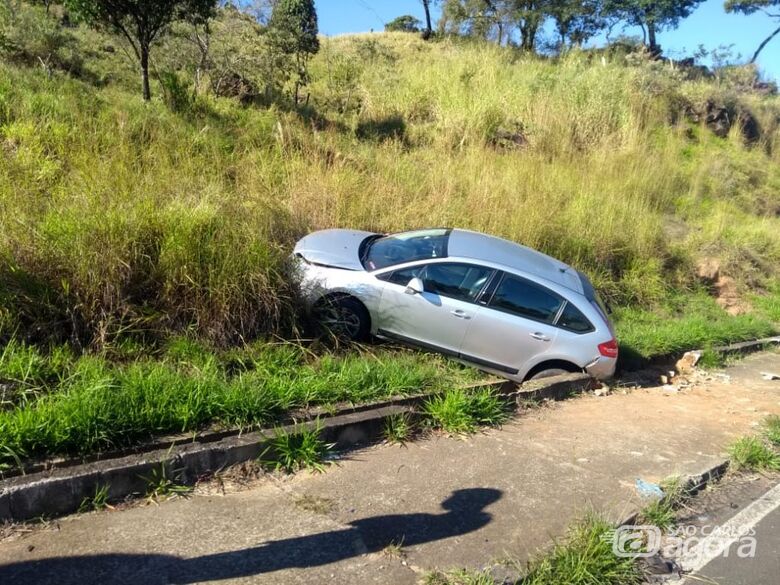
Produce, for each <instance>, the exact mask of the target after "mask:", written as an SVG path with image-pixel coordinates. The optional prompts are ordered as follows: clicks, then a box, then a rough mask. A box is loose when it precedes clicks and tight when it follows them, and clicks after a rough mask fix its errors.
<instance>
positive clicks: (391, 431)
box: [384, 413, 414, 445]
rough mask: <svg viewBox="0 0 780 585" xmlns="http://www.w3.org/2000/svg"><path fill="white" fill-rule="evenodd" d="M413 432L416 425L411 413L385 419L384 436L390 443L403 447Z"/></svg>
mask: <svg viewBox="0 0 780 585" xmlns="http://www.w3.org/2000/svg"><path fill="white" fill-rule="evenodd" d="M413 432H414V425H413V423H412V417H411V415H410V414H409V413H402V414H394V415H392V416H389V417H387V418H386V419H385V426H384V436H385V440H386V441H387V442H388V443H396V444H399V445H403V444H404V443H406V442H407V441H408V440H409V439H410V438H411V436H412V433H413Z"/></svg>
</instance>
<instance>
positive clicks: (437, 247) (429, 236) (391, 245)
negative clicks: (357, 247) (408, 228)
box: [363, 228, 450, 270]
mask: <svg viewBox="0 0 780 585" xmlns="http://www.w3.org/2000/svg"><path fill="white" fill-rule="evenodd" d="M449 237H450V230H448V229H443V228H439V229H429V230H417V231H412V232H403V233H400V234H393V235H390V236H385V237H382V238H379V239H376V240H374V241H373V242H371V243H370V244H369V245H368V247H367V248H366V251H365V254H364V257H363V266H364V268H365V269H366V270H380V269H381V268H386V267H388V266H395V265H397V264H404V263H405V262H414V261H416V260H428V259H430V258H444V257H446V256H447V240H448V239H449Z"/></svg>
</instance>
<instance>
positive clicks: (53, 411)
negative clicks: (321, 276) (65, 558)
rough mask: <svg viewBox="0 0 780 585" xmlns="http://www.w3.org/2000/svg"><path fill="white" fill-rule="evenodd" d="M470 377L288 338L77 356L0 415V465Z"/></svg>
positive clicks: (405, 354) (419, 358)
mask: <svg viewBox="0 0 780 585" xmlns="http://www.w3.org/2000/svg"><path fill="white" fill-rule="evenodd" d="M53 355H54V354H53ZM52 367H53V366H52ZM473 377H474V374H473V372H471V371H469V370H465V369H463V368H462V367H461V366H459V365H457V364H453V363H451V362H447V361H445V360H442V359H440V358H437V357H434V356H426V355H424V354H417V353H413V352H409V351H393V350H384V351H378V352H376V353H369V352H360V351H355V350H353V351H351V352H348V353H343V354H332V353H324V354H319V355H317V354H313V353H311V352H309V351H308V350H306V349H305V348H303V347H302V346H297V345H294V344H264V343H257V344H254V345H250V346H246V347H245V348H243V349H240V350H239V349H233V350H229V351H225V352H218V351H213V350H208V349H206V348H203V347H201V346H199V345H198V344H195V343H193V342H189V341H184V340H175V341H173V342H172V343H171V344H169V345H168V347H167V349H166V350H163V353H162V354H160V355H157V356H156V357H154V358H149V357H147V358H143V359H137V360H133V361H130V362H127V363H117V362H111V361H107V360H105V359H103V358H100V357H98V356H82V357H80V358H79V359H78V360H75V361H74V362H73V363H72V364H70V365H69V366H68V368H67V375H65V376H64V377H63V378H62V379H58V380H57V381H55V382H54V383H53V385H52V386H51V387H50V388H48V389H47V391H46V392H44V393H41V394H40V395H39V396H37V397H35V398H32V399H30V400H28V401H25V402H23V403H20V404H18V405H17V406H16V407H15V408H11V409H7V410H3V411H0V445H2V446H3V452H0V463H5V464H6V465H8V464H12V463H13V462H14V457H13V456H12V455H11V453H13V454H15V456H16V457H17V458H30V457H41V456H50V455H61V454H84V453H90V452H94V451H103V450H107V449H112V448H118V447H125V446H129V445H133V444H135V443H137V442H139V441H144V440H148V439H151V438H153V437H154V436H155V435H160V434H164V433H181V432H191V431H196V430H198V429H202V428H204V427H206V426H208V425H217V426H220V427H241V426H250V425H259V424H269V423H272V422H273V421H275V420H278V419H279V417H281V416H283V415H284V414H285V413H287V412H289V411H290V410H292V409H295V408H302V407H308V406H314V405H327V404H335V403H339V402H350V403H360V402H366V401H370V400H377V399H381V398H386V397H390V396H394V395H399V394H400V395H403V394H410V393H417V392H421V391H422V392H425V391H437V390H442V389H444V388H447V387H451V386H453V385H458V384H459V383H463V381H465V380H470V379H473Z"/></svg>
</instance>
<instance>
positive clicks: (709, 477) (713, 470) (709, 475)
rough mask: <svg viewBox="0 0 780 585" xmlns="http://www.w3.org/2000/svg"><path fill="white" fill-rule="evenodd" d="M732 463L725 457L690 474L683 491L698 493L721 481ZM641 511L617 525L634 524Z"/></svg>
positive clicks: (690, 493) (684, 481)
mask: <svg viewBox="0 0 780 585" xmlns="http://www.w3.org/2000/svg"><path fill="white" fill-rule="evenodd" d="M730 465H731V461H730V460H729V459H724V460H723V461H721V462H719V463H716V464H715V465H713V466H711V467H708V468H707V469H705V470H703V471H702V472H700V473H694V474H692V475H688V476H686V477H685V479H684V480H683V485H682V489H683V491H684V492H685V493H686V494H688V495H692V496H693V495H696V494H698V493H699V492H700V491H702V490H703V489H704V488H706V487H707V486H708V485H709V484H710V483H712V482H714V481H719V480H720V479H722V478H723V476H724V475H726V472H727V471H728V469H729V466H730ZM639 514H640V512H634V513H632V514H629V515H628V516H627V517H626V518H624V519H623V520H622V521H621V522H619V523H618V524H617V526H625V525H629V526H630V525H633V524H635V523H636V521H637V518H638V517H639Z"/></svg>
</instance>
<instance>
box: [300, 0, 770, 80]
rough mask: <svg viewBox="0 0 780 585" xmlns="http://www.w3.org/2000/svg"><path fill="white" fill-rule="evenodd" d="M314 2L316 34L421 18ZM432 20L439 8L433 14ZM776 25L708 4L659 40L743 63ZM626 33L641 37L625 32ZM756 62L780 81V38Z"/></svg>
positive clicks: (362, 0)
mask: <svg viewBox="0 0 780 585" xmlns="http://www.w3.org/2000/svg"><path fill="white" fill-rule="evenodd" d="M315 4H316V7H317V15H318V17H319V27H320V32H321V33H322V34H326V35H336V34H342V33H350V32H368V31H369V30H371V29H374V30H376V31H381V30H382V29H383V27H384V23H385V22H387V21H390V20H392V19H393V18H395V17H396V16H399V15H401V14H412V15H414V16H416V17H417V18H419V19H420V20H423V8H422V3H421V2H420V0H315ZM436 18H438V10H435V13H434V19H436ZM777 26H778V23H777V21H774V20H772V19H770V18H769V17H767V16H765V15H764V14H754V15H751V16H743V15H740V14H726V13H725V11H724V10H723V0H707V1H706V2H703V3H702V4H701V5H700V6H699V8H698V9H697V10H696V11H695V12H694V13H693V14H692V15H691V16H690V18H688V19H686V20H684V21H682V23H681V25H680V27H679V28H678V29H677V30H671V31H664V32H662V33H661V34H660V35H659V42H660V44H661V46H662V47H663V49H664V51H665V53H666V54H667V55H670V56H672V57H675V58H680V57H683V56H687V55H689V54H690V53H692V52H693V51H695V50H696V49H697V48H698V47H699V45H704V47H706V48H707V49H715V48H718V47H719V46H721V45H725V46H729V45H733V47H732V49H731V50H732V51H733V53H734V55H735V56H736V55H737V54H741V55H742V59H743V60H747V59H749V58H750V57H751V56H752V55H753V52H754V51H755V50H756V48H757V47H758V45H759V43H760V42H761V41H762V40H763V39H764V38H766V37H767V36H768V35H769V34H770V33H771V32H772V31H773V30H774V29H775V28H777ZM616 34H617V31H615V32H613V36H615V35H616ZM625 34H636V35H639V34H641V33H640V31H639V29H630V28H629V29H626V31H625ZM758 64H759V67H760V68H761V70H762V71H763V72H764V74H765V75H766V76H767V77H769V78H774V79H776V80H780V35H778V36H777V37H775V38H774V39H773V40H772V41H771V42H770V43H769V44H768V45H767V46H766V47H765V48H764V50H763V51H762V53H761V55H760V56H759V59H758Z"/></svg>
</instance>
